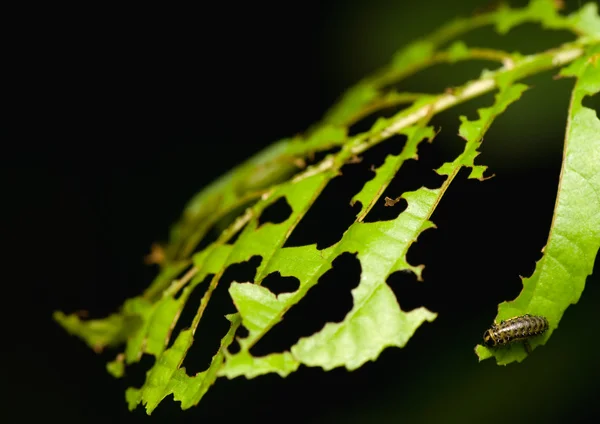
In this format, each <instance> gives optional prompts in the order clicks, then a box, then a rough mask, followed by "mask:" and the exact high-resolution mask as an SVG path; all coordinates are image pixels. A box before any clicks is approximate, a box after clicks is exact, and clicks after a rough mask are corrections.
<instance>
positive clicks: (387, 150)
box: [362, 135, 406, 176]
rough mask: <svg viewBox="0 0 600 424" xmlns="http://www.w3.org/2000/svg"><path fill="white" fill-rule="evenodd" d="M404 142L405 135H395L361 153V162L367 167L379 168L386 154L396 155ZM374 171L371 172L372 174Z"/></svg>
mask: <svg viewBox="0 0 600 424" xmlns="http://www.w3.org/2000/svg"><path fill="white" fill-rule="evenodd" d="M405 144H406V136H405V135H396V136H393V137H390V138H388V139H387V140H384V141H382V142H381V143H379V144H376V145H375V146H373V147H371V148H370V149H369V150H367V151H366V152H364V153H363V154H362V158H363V163H364V164H365V166H368V167H369V168H379V167H380V166H381V165H383V163H384V162H385V159H386V158H387V157H388V155H398V154H400V152H402V149H403V148H404V145H405ZM374 175H375V173H373V176H374Z"/></svg>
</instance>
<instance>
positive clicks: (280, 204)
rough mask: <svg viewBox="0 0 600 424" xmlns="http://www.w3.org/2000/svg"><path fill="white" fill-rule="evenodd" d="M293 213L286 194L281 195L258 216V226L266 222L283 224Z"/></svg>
mask: <svg viewBox="0 0 600 424" xmlns="http://www.w3.org/2000/svg"><path fill="white" fill-rule="evenodd" d="M291 214H292V208H291V207H290V205H289V203H288V202H287V200H286V198H285V196H281V197H280V198H278V199H277V200H275V201H274V202H273V203H271V204H270V205H269V206H267V207H266V208H265V209H264V210H263V211H262V213H261V214H260V217H259V218H258V226H259V227H260V226H261V225H263V224H264V223H266V222H271V223H273V224H281V223H282V222H285V221H286V220H287V219H288V218H289V217H290V215H291Z"/></svg>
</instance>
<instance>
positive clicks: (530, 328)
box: [483, 314, 549, 347]
mask: <svg viewBox="0 0 600 424" xmlns="http://www.w3.org/2000/svg"><path fill="white" fill-rule="evenodd" d="M548 326H549V325H548V320H547V319H546V317H542V316H534V315H529V314H527V315H522V316H519V317H514V318H510V319H507V320H506V321H501V322H500V324H494V325H492V327H491V328H490V329H489V330H486V332H485V333H483V344H485V345H486V346H487V347H500V346H506V345H508V344H510V343H514V342H521V341H524V342H527V339H529V338H530V337H533V336H537V335H539V334H542V333H543V332H545V331H546V330H548ZM526 347H527V346H526Z"/></svg>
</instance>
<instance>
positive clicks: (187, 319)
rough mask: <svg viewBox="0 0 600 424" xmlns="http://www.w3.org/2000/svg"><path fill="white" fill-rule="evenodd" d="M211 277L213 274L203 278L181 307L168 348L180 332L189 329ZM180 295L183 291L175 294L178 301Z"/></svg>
mask: <svg viewBox="0 0 600 424" xmlns="http://www.w3.org/2000/svg"><path fill="white" fill-rule="evenodd" d="M213 277H214V274H209V275H207V276H206V277H204V279H203V280H202V282H200V283H199V284H198V285H197V286H196V287H195V288H194V290H193V291H192V293H191V294H190V296H189V297H188V300H187V302H186V303H185V305H183V310H182V311H181V314H180V315H179V318H178V319H177V323H176V324H175V327H174V328H173V331H172V332H171V337H170V339H169V344H168V347H171V346H172V345H173V343H174V342H175V339H176V338H177V336H178V335H179V333H180V332H181V330H185V329H186V328H189V327H190V325H191V324H192V320H193V319H194V315H196V311H197V310H198V306H199V305H200V301H201V300H202V296H204V293H205V292H206V289H207V288H208V285H209V284H210V281H211V280H212V278H213ZM182 293H183V290H181V291H179V293H177V296H176V297H175V298H176V299H179V297H180V296H181V294H182Z"/></svg>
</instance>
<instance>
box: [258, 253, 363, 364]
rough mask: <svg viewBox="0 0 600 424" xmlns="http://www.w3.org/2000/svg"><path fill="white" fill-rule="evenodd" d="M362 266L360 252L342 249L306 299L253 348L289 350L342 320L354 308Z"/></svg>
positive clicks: (265, 350) (261, 350) (295, 306)
mask: <svg viewBox="0 0 600 424" xmlns="http://www.w3.org/2000/svg"><path fill="white" fill-rule="evenodd" d="M360 274H361V266H360V261H359V260H358V259H357V258H356V255H354V254H350V253H347V252H346V253H342V254H341V255H340V256H338V257H337V258H335V260H334V261H333V267H332V268H331V269H330V270H329V271H327V272H326V273H325V274H324V275H323V276H322V277H321V278H320V279H319V281H318V283H317V284H316V285H315V286H314V287H312V288H311V289H310V290H309V291H308V293H307V294H306V296H304V297H303V298H302V300H301V301H300V302H299V303H298V304H297V305H294V306H293V307H292V308H291V309H290V310H289V311H288V312H287V313H286V314H285V315H284V317H283V321H282V322H280V323H279V324H277V325H275V326H274V327H273V328H272V329H271V330H270V331H269V332H268V333H267V334H266V335H265V336H264V337H263V338H262V339H261V340H259V342H258V343H257V344H256V345H255V346H253V347H252V348H251V349H250V352H251V353H252V355H255V356H263V355H267V354H269V353H272V352H282V351H284V350H289V349H290V347H291V346H292V345H293V344H295V343H296V342H297V341H298V339H299V338H301V337H307V336H310V335H312V334H314V333H316V332H318V331H320V330H321V329H322V328H323V327H324V326H325V324H326V323H328V322H340V321H342V320H343V319H344V318H345V317H346V315H347V314H348V312H350V310H351V309H352V306H353V301H352V293H351V290H352V289H354V288H355V287H356V286H358V283H359V282H360Z"/></svg>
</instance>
